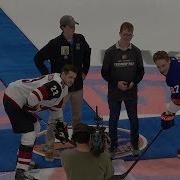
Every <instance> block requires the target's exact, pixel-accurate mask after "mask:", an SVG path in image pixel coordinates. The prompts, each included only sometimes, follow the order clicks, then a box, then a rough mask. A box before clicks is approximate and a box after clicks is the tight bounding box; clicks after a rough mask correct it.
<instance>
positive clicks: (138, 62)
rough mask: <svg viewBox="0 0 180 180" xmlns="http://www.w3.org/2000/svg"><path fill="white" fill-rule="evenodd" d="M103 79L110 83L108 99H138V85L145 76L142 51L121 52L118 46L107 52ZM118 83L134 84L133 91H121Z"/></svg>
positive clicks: (132, 47) (133, 47)
mask: <svg viewBox="0 0 180 180" xmlns="http://www.w3.org/2000/svg"><path fill="white" fill-rule="evenodd" d="M101 75H102V77H103V78H104V79H105V80H106V81H107V82H108V97H109V98H113V99H115V100H118V99H119V100H123V99H130V98H136V97H137V84H138V83H139V82H140V81H141V80H142V78H143V76H144V67H143V60H142V55H141V51H140V49H138V48H137V47H136V46H134V45H133V44H131V48H128V49H127V50H121V49H120V48H117V47H116V44H115V45H113V46H112V47H110V48H109V49H107V50H106V52H105V55H104V60H103V66H102V69H101ZM118 81H126V82H129V83H130V82H134V84H135V85H134V86H133V88H132V89H130V90H127V91H121V90H120V89H118V87H117V83H118Z"/></svg>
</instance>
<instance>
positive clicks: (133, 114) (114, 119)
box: [108, 98, 139, 149]
mask: <svg viewBox="0 0 180 180" xmlns="http://www.w3.org/2000/svg"><path fill="white" fill-rule="evenodd" d="M108 104H109V110H110V117H109V136H110V138H111V143H112V145H111V146H112V147H114V148H116V147H117V145H118V142H117V141H118V136H117V126H118V120H119V116H120V111H121V104H122V101H114V100H111V99H110V98H109V99H108ZM124 104H125V107H126V111H127V114H128V118H129V121H130V137H131V144H132V146H133V148H134V149H138V141H139V121H138V117H137V98H134V99H130V100H124Z"/></svg>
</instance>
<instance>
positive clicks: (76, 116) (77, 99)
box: [63, 89, 83, 127]
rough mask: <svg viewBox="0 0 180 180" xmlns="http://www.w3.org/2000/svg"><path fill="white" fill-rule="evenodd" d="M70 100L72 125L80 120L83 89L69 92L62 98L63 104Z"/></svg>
mask: <svg viewBox="0 0 180 180" xmlns="http://www.w3.org/2000/svg"><path fill="white" fill-rule="evenodd" d="M68 100H70V102H71V109H72V127H74V126H75V125H76V124H77V123H80V121H81V115H82V102H83V89H81V90H78V91H74V92H69V93H68V95H67V96H66V97H65V98H64V100H63V106H64V105H65V104H66V102H67V101H68Z"/></svg>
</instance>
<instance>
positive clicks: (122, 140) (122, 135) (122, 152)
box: [33, 128, 147, 159]
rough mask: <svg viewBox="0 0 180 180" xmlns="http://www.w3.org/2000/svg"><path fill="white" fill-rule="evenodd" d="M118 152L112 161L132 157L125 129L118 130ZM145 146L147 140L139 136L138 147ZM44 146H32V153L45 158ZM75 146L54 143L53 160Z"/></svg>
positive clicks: (128, 136)
mask: <svg viewBox="0 0 180 180" xmlns="http://www.w3.org/2000/svg"><path fill="white" fill-rule="evenodd" d="M69 132H70V133H69V134H72V129H69ZM42 135H45V133H42ZM118 144H119V145H118V151H116V152H115V153H114V155H113V159H117V158H121V157H125V156H129V155H132V147H131V143H130V131H129V130H127V129H122V128H118ZM146 145H147V140H146V138H145V137H144V136H142V135H140V136H139V147H140V150H142V149H144V148H145V147H146ZM44 147H45V144H37V145H35V146H34V150H33V152H34V153H36V154H38V155H41V156H45V151H44V149H45V148H44ZM74 147H75V146H74V145H73V144H72V143H71V142H68V143H65V144H62V143H60V142H59V141H58V140H57V141H56V142H55V145H54V158H55V159H61V152H62V151H63V150H65V149H71V148H74Z"/></svg>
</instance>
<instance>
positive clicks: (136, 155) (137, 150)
mask: <svg viewBox="0 0 180 180" xmlns="http://www.w3.org/2000/svg"><path fill="white" fill-rule="evenodd" d="M140 152H141V151H140V150H139V149H133V150H132V155H133V156H134V157H138V156H139V155H140Z"/></svg>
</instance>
